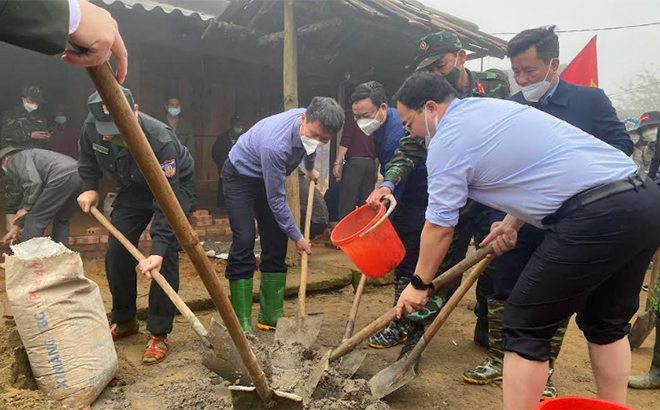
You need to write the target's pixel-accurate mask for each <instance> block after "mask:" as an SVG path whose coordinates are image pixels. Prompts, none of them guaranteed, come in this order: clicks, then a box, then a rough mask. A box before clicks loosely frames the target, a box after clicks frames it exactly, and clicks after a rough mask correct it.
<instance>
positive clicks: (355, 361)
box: [339, 350, 369, 379]
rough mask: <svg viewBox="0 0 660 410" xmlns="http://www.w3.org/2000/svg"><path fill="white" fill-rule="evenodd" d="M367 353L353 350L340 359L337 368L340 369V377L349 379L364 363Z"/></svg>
mask: <svg viewBox="0 0 660 410" xmlns="http://www.w3.org/2000/svg"><path fill="white" fill-rule="evenodd" d="M368 353H369V352H366V351H357V350H353V351H352V352H351V353H349V354H347V355H346V356H344V357H342V358H341V359H340V360H339V367H340V368H341V373H342V375H343V376H345V377H346V378H347V379H350V378H351V377H352V376H353V375H354V374H355V372H357V371H358V370H359V369H360V366H362V363H364V359H366V358H367V354H368Z"/></svg>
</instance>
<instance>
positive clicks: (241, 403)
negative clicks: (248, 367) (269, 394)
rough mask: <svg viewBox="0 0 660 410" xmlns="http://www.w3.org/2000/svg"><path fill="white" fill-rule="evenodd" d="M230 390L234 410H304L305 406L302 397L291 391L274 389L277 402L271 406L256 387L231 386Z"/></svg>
mask: <svg viewBox="0 0 660 410" xmlns="http://www.w3.org/2000/svg"><path fill="white" fill-rule="evenodd" d="M229 392H230V393H231V402H232V404H233V405H234V410H261V409H264V410H265V409H277V410H280V409H281V410H302V408H303V402H302V397H300V396H297V395H295V394H291V393H284V392H280V391H277V390H273V396H274V397H273V398H274V399H275V402H276V403H275V404H274V405H273V406H269V405H267V404H266V403H264V402H263V400H261V397H260V396H259V393H257V388H256V387H252V386H250V387H247V386H229Z"/></svg>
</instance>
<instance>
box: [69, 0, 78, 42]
mask: <svg viewBox="0 0 660 410" xmlns="http://www.w3.org/2000/svg"><path fill="white" fill-rule="evenodd" d="M79 25H80V4H78V0H69V35H71V34H73V33H74V32H75V31H76V30H78V26H79Z"/></svg>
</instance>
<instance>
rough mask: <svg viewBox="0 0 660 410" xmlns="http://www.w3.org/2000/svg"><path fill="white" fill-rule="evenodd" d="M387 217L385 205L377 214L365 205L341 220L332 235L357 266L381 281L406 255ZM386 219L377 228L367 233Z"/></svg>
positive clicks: (333, 240) (394, 203)
mask: <svg viewBox="0 0 660 410" xmlns="http://www.w3.org/2000/svg"><path fill="white" fill-rule="evenodd" d="M395 206H396V202H392V205H391V206H390V209H391V210H392V209H394V207H395ZM389 213H390V212H388V214H389ZM388 214H386V213H385V206H384V205H383V204H381V205H380V207H379V208H378V210H377V211H376V210H375V209H373V208H372V207H370V206H368V205H363V206H361V207H360V208H358V209H356V210H355V211H353V212H351V213H350V214H349V215H348V216H346V218H344V219H342V220H341V222H339V224H337V226H336V227H335V229H334V230H333V231H332V234H331V235H330V240H331V241H332V243H333V244H334V245H335V246H337V247H339V248H340V249H341V250H342V251H344V253H345V254H346V255H347V256H348V257H349V258H350V259H351V261H353V263H354V264H355V266H357V268H358V269H359V270H360V271H361V272H362V273H364V274H365V275H366V276H368V277H370V278H378V277H381V276H383V275H386V274H387V273H388V272H391V271H392V270H394V268H396V267H397V266H399V264H400V263H401V261H402V260H403V257H404V256H405V255H406V250H405V249H404V247H403V244H402V243H401V239H399V236H398V235H397V234H396V231H394V227H393V226H392V223H390V221H389V219H388V218H387V216H388ZM383 218H384V220H383V221H382V222H381V223H380V224H379V225H378V226H376V227H375V228H374V229H373V230H372V231H371V232H368V233H366V234H365V232H367V231H368V230H369V229H371V228H372V227H374V226H375V225H376V224H378V222H379V221H380V220H381V219H383Z"/></svg>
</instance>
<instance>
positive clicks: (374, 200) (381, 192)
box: [367, 186, 392, 208]
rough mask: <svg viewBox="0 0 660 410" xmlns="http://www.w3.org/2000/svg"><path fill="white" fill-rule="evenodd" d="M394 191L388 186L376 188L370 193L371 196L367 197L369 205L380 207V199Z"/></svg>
mask: <svg viewBox="0 0 660 410" xmlns="http://www.w3.org/2000/svg"><path fill="white" fill-rule="evenodd" d="M391 193H392V190H391V189H389V188H388V187H386V186H382V187H380V188H378V189H376V190H374V191H373V192H372V193H371V194H370V195H369V198H367V205H369V206H370V207H372V208H379V207H380V201H382V200H383V198H385V196H386V195H390V194H391Z"/></svg>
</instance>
